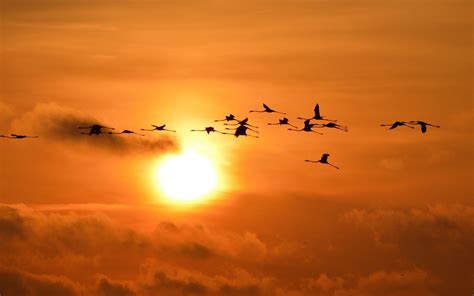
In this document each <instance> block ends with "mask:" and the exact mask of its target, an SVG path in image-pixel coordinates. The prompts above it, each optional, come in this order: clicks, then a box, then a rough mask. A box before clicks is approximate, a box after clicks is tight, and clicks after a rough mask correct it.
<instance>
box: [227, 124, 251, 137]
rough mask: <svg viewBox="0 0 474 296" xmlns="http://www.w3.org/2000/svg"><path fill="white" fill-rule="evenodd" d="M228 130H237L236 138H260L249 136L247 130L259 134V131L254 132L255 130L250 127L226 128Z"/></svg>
mask: <svg viewBox="0 0 474 296" xmlns="http://www.w3.org/2000/svg"><path fill="white" fill-rule="evenodd" d="M226 130H235V133H234V136H235V137H236V138H238V137H239V136H246V137H247V136H248V137H253V138H258V136H254V135H249V134H247V130H251V131H254V132H256V133H258V131H256V130H254V129H251V128H249V127H248V126H245V125H239V126H238V127H237V128H226Z"/></svg>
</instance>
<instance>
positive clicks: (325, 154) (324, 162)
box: [305, 153, 339, 169]
mask: <svg viewBox="0 0 474 296" xmlns="http://www.w3.org/2000/svg"><path fill="white" fill-rule="evenodd" d="M328 158H329V154H328V153H324V154H323V155H322V156H321V159H320V160H309V159H305V161H306V162H313V163H317V162H319V163H322V164H328V165H330V166H332V167H333V168H336V169H339V167H337V166H335V165H333V164H332V163H329V162H328Z"/></svg>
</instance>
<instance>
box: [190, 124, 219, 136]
mask: <svg viewBox="0 0 474 296" xmlns="http://www.w3.org/2000/svg"><path fill="white" fill-rule="evenodd" d="M191 131H192V132H206V133H207V134H210V133H220V134H224V135H226V134H227V133H224V132H221V131H218V130H216V129H215V128H214V127H212V126H208V127H206V128H204V129H203V130H194V129H192V130H191Z"/></svg>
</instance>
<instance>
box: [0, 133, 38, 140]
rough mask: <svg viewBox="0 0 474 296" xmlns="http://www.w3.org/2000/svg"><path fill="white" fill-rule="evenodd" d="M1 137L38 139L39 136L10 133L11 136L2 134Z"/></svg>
mask: <svg viewBox="0 0 474 296" xmlns="http://www.w3.org/2000/svg"><path fill="white" fill-rule="evenodd" d="M0 138H7V139H17V140H21V139H37V138H38V136H25V135H17V134H10V136H5V135H0Z"/></svg>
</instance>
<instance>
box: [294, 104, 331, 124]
mask: <svg viewBox="0 0 474 296" xmlns="http://www.w3.org/2000/svg"><path fill="white" fill-rule="evenodd" d="M298 119H302V120H308V119H310V120H311V119H315V120H326V121H331V122H336V121H337V120H335V119H327V118H324V117H322V116H321V113H320V112H319V104H316V106H314V116H313V117H311V118H303V117H298Z"/></svg>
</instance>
